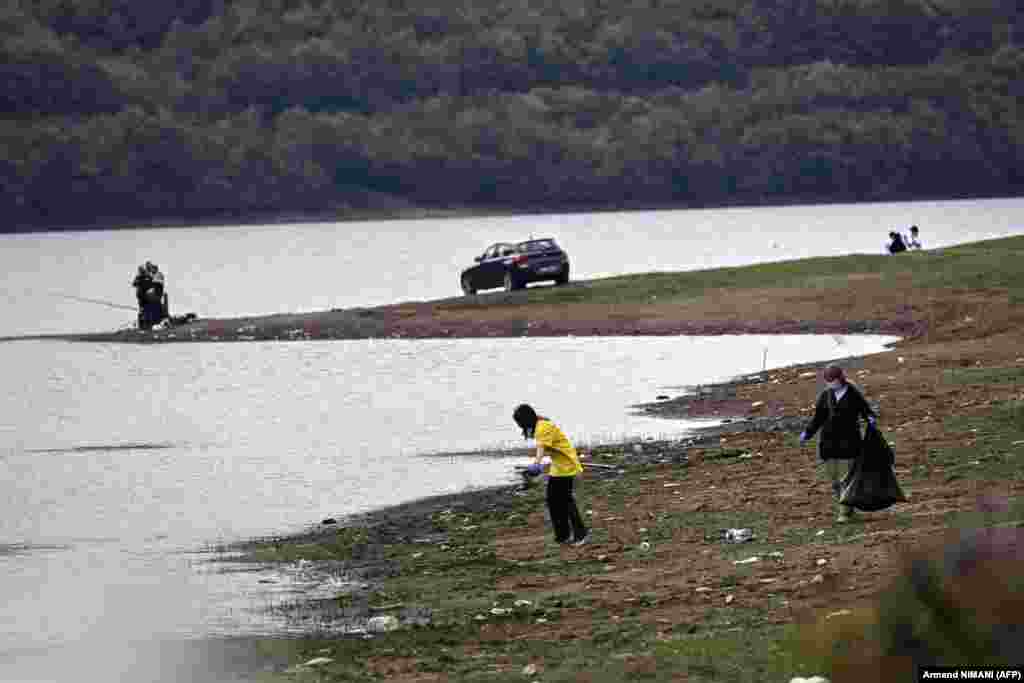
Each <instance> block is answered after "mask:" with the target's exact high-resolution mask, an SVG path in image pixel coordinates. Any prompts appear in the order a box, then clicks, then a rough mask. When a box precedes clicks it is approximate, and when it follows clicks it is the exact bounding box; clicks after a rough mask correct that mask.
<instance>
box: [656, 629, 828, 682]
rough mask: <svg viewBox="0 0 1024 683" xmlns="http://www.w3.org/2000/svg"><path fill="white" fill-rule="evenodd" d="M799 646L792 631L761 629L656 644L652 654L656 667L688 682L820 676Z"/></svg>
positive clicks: (752, 680) (795, 632)
mask: <svg viewBox="0 0 1024 683" xmlns="http://www.w3.org/2000/svg"><path fill="white" fill-rule="evenodd" d="M799 645H800V643H799V635H798V633H797V631H796V629H795V628H793V627H779V626H762V627H760V628H756V629H753V630H747V629H742V630H736V631H732V632H726V633H711V634H702V633H697V634H695V635H691V636H685V637H682V638H676V639H672V640H670V641H667V642H660V643H657V644H656V645H655V646H654V652H655V656H656V657H657V660H658V663H659V665H661V664H663V663H664V664H667V665H669V666H670V667H671V669H673V670H675V671H676V672H677V673H682V672H685V674H686V676H687V678H686V680H688V681H695V682H696V681H716V682H717V681H730V682H732V681H737V682H746V681H750V682H751V683H753V682H755V681H757V682H761V681H786V680H789V679H790V678H792V677H793V676H798V675H803V676H810V675H814V674H818V673H821V671H822V669H820V668H818V667H820V666H821V665H820V664H817V663H814V662H808V661H805V658H804V657H803V656H802V655H801V653H800V647H799ZM660 668H661V667H660V666H659V670H660ZM666 680H668V679H666Z"/></svg>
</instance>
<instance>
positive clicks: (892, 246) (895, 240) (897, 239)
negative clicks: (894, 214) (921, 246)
mask: <svg viewBox="0 0 1024 683" xmlns="http://www.w3.org/2000/svg"><path fill="white" fill-rule="evenodd" d="M885 248H886V250H887V251H888V252H889V253H890V254H898V253H900V252H901V251H906V250H907V245H906V244H904V243H903V237H902V236H901V235H900V234H899V233H898V232H890V233H889V243H888V244H887V245H886V246H885Z"/></svg>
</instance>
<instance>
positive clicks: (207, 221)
mask: <svg viewBox="0 0 1024 683" xmlns="http://www.w3.org/2000/svg"><path fill="white" fill-rule="evenodd" d="M1019 198H1020V195H979V196H973V195H970V196H962V197H959V196H958V197H950V196H949V195H948V194H944V195H941V196H934V197H933V196H930V195H926V194H920V195H918V194H914V195H907V196H892V197H878V198H871V199H852V198H842V197H818V198H792V197H790V198H778V199H769V198H762V200H761V201H749V200H748V201H742V202H721V203H714V204H685V203H680V202H655V203H643V202H641V203H636V204H633V203H624V204H621V205H618V206H607V205H604V204H596V205H555V206H544V207H533V206H530V207H515V208H504V207H465V206H462V207H425V206H405V205H403V206H398V207H382V208H380V209H356V210H327V211H310V212H302V211H292V212H282V213H268V214H263V213H258V212H255V213H249V214H245V215H242V216H230V217H220V216H218V215H216V214H214V215H209V216H206V217H200V218H181V217H175V216H164V217H152V218H148V219H137V220H131V219H126V218H101V219H97V220H96V221H94V222H91V223H86V224H80V225H67V224H60V225H52V226H39V225H34V224H33V225H25V226H21V229H15V230H11V231H5V232H0V235H27V234H32V233H45V232H91V231H97V230H150V229H179V228H217V227H254V226H269V225H289V224H300V223H354V222H371V221H404V220H424V219H447V218H454V219H465V218H492V217H515V216H537V215H549V214H550V215H563V214H577V213H616V212H649V211H702V210H715V209H741V208H779V207H786V206H818V205H820V206H834V205H844V204H889V203H894V202H906V203H914V202H940V201H949V202H957V201H973V200H976V201H986V200H999V199H1019ZM339 211H343V212H342V213H339Z"/></svg>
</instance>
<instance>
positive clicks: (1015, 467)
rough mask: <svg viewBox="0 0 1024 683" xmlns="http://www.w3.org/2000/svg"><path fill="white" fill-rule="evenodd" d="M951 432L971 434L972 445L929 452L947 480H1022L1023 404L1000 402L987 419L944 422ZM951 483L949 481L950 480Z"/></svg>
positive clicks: (1023, 451)
mask: <svg viewBox="0 0 1024 683" xmlns="http://www.w3.org/2000/svg"><path fill="white" fill-rule="evenodd" d="M945 426H946V428H947V429H949V430H950V431H955V432H970V433H972V434H973V435H974V437H975V445H973V446H967V445H965V446H958V447H955V448H950V449H944V450H938V449H936V450H931V451H929V460H930V462H931V463H932V464H934V465H941V466H944V467H945V468H946V477H947V479H949V478H950V477H955V478H965V479H982V480H989V479H992V480H1004V479H1020V478H1021V477H1024V471H1022V468H1021V463H1022V462H1024V401H1016V400H1011V401H1002V402H1000V403H997V404H995V405H994V406H993V407H992V411H991V412H990V413H989V414H988V415H980V416H954V417H950V418H947V419H946V420H945ZM950 480H951V479H950Z"/></svg>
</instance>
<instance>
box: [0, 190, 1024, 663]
mask: <svg viewBox="0 0 1024 683" xmlns="http://www.w3.org/2000/svg"><path fill="white" fill-rule="evenodd" d="M910 223H917V224H918V225H920V226H921V227H922V232H923V237H924V239H925V240H926V246H930V247H937V246H942V245H947V244H952V243H956V242H963V241H970V240H973V239H981V238H985V237H995V236H1004V235H1010V234H1019V233H1020V232H1024V201H1022V200H998V201H985V202H936V203H915V204H875V205H851V206H819V207H784V208H773V209H729V210H715V211H666V212H647V213H632V214H627V213H619V214H591V215H582V214H581V215H568V216H531V217H518V218H491V219H473V220H468V219H467V220H444V221H393V222H374V223H353V224H337V225H328V224H320V225H294V226H265V227H237V228H215V229H165V230H137V231H132V230H128V231H117V232H81V233H63V234H38V235H19V236H0V268H3V271H4V273H5V278H4V282H3V290H2V292H0V314H2V315H0V321H2V322H0V336H4V335H13V334H29V333H59V332H69V331H85V330H104V329H112V328H116V327H119V326H123V325H126V324H129V323H130V322H131V321H132V320H133V318H134V314H133V313H132V312H131V311H125V310H118V309H112V308H107V307H103V306H99V305H93V304H86V303H83V302H79V301H73V300H70V299H64V298H60V296H58V295H65V296H80V297H88V298H95V299H101V300H108V301H111V302H115V303H123V304H124V305H127V306H131V304H132V301H133V299H132V290H131V288H130V282H131V277H132V275H133V270H134V268H135V266H136V265H137V264H138V263H139V262H141V261H143V260H145V259H147V258H148V259H152V260H154V261H156V262H157V263H159V264H160V266H161V267H162V269H163V270H164V271H165V272H166V273H167V275H168V278H169V285H168V286H169V291H170V293H171V297H172V307H173V308H174V309H176V310H177V311H179V312H180V311H184V310H195V311H197V312H199V313H200V314H201V315H207V316H214V315H217V316H232V315H244V314H261V313H271V312H282V311H303V310H322V309H325V308H331V307H347V306H356V305H370V304H380V303H391V302H395V301H400V300H410V299H428V298H433V297H440V296H449V295H452V294H454V293H456V292H457V288H458V271H459V269H460V268H461V267H463V266H464V265H466V264H467V263H469V262H471V260H472V257H473V256H474V255H475V254H477V253H479V252H480V251H481V250H482V249H483V247H485V246H487V244H489V243H491V242H494V241H499V240H507V239H517V238H519V237H524V236H528V235H529V234H530V233H532V234H534V235H536V236H541V235H552V236H555V237H556V238H558V239H559V241H560V242H561V243H562V244H563V246H565V248H566V249H567V250H568V251H569V252H570V254H571V256H572V259H573V264H574V274H575V276H577V277H595V276H600V275H612V274H618V273H623V272H636V271H651V270H673V269H684V268H701V267H706V266H723V265H738V264H742V263H751V262H756V261H765V260H778V259H782V258H795V257H801V256H815V255H831V254H840V253H849V252H856V251H861V252H874V253H877V252H879V251H880V249H881V243H882V242H883V241H884V237H885V233H886V232H888V230H889V229H892V228H900V227H905V226H906V225H909V224H910ZM888 341H891V339H888V338H878V337H875V338H868V337H856V336H851V337H839V336H836V337H830V336H823V337H808V336H771V337H724V338H721V337H720V338H711V339H709V338H679V337H657V338H621V339H613V338H604V339H597V338H559V339H542V338H541V339H537V338H531V339H476V340H421V341H414V340H377V341H374V340H358V341H334V342H291V343H276V344H275V343H270V344H263V343H248V344H202V345H185V344H182V345H161V346H135V345H114V344H72V343H64V342H34V341H20V342H11V343H6V344H0V373H2V376H3V377H4V386H5V391H4V392H3V394H2V395H0V680H4V681H59V682H61V683H63V682H64V681H77V680H81V679H82V678H83V671H86V672H89V671H90V669H91V668H92V667H95V668H96V669H97V670H102V671H104V675H102V676H99V677H96V676H85V677H86V678H89V679H92V678H96V679H97V680H101V679H102V680H115V681H116V680H124V681H134V680H168V681H173V680H180V674H179V673H176V672H177V671H178V669H177V668H176V665H177V664H181V662H175V663H172V664H169V665H168V668H167V670H166V671H163V670H161V671H159V672H157V671H153V665H152V662H151V661H150V660H148V659H146V658H144V657H143V658H139V657H135V658H133V657H131V656H129V655H130V654H131V653H133V652H139V651H140V647H141V645H142V644H144V643H150V642H155V641H159V640H161V639H163V638H180V637H196V636H204V635H223V634H238V633H264V632H276V630H277V629H281V628H285V627H286V625H284V624H281V623H276V622H274V621H273V620H271V619H269V618H267V617H266V616H265V615H262V613H261V610H262V608H265V607H268V606H273V605H274V604H279V603H280V602H282V601H287V600H291V599H294V598H295V597H296V595H297V593H296V591H301V590H304V589H306V588H307V587H308V586H307V585H305V584H304V583H303V577H302V576H301V572H298V571H296V573H295V574H294V575H293V576H291V577H290V578H288V580H287V581H284V580H281V577H280V576H279V577H277V578H276V579H275V580H277V581H278V583H277V584H275V585H274V586H268V585H264V584H260V583H259V575H258V574H247V575H240V574H225V573H223V572H219V571H214V570H212V569H211V568H210V565H209V564H208V563H207V562H206V561H205V560H206V559H207V555H206V554H205V553H203V552H202V551H203V550H204V549H205V548H207V547H208V546H209V545H210V544H215V543H219V542H224V541H231V540H237V539H241V538H247V537H252V536H261V535H266V534H280V533H286V532H289V531H296V530H300V529H302V528H304V527H306V526H307V525H309V524H315V523H316V522H318V521H319V520H320V519H322V518H324V517H328V516H334V517H337V516H340V515H344V514H346V513H351V512H356V511H362V510H366V509H369V508H372V507H377V506H382V505H387V504H389V503H396V502H401V501H404V500H409V499H411V498H415V497H419V496H422V495H427V494H434V493H444V492H449V491H454V490H459V489H463V488H465V487H467V486H485V485H491V484H495V483H501V482H504V481H509V480H510V477H511V471H512V467H511V466H512V464H513V462H512V461H510V460H508V459H507V458H503V457H474V458H467V457H460V458H450V457H436V456H434V457H431V454H437V453H444V452H448V451H465V450H475V449H488V448H498V447H502V446H509V445H513V446H520V445H523V444H524V442H523V440H522V439H521V438H519V437H518V433H517V431H516V430H515V428H514V426H512V424H511V420H510V415H511V411H512V408H513V407H514V406H515V404H517V403H519V402H521V401H528V402H531V403H533V404H534V405H535V406H536V407H538V408H539V409H540V410H541V411H542V412H544V413H546V414H549V415H551V416H552V417H554V418H555V419H556V420H557V421H558V422H559V423H560V424H561V425H562V426H563V427H564V428H565V429H566V431H567V432H568V433H569V434H570V435H571V436H573V437H574V438H575V439H576V440H577V441H580V442H587V441H598V440H602V439H607V438H623V437H634V436H635V437H644V436H648V437H666V436H674V435H678V434H681V433H682V432H683V431H684V430H685V429H687V428H690V427H692V426H693V425H692V424H687V423H684V422H674V421H662V420H655V419H652V418H643V417H637V416H634V415H630V411H629V406H630V405H632V404H635V403H637V402H642V401H651V400H653V399H654V398H655V397H656V396H657V395H658V394H661V393H670V394H675V393H678V392H679V389H678V388H679V387H681V386H686V385H692V384H698V383H706V382H709V381H714V380H717V379H725V378H727V377H730V376H733V375H736V374H740V373H744V372H752V371H757V370H760V369H761V366H762V362H763V360H764V358H765V357H767V363H768V366H769V367H776V366H780V365H786V364H789V363H794V362H801V361H815V360H826V359H830V358H835V357H840V356H847V355H851V354H859V353H868V352H875V351H880V350H882V348H883V346H882V345H883V344H884V343H885V342H888ZM765 354H767V355H766V356H765ZM321 588H324V590H328V591H329V590H330V589H331V587H330V586H327V587H323V586H321ZM136 660H137V661H136ZM115 663H116V664H115ZM133 667H134V668H133ZM122 669H123V670H122ZM140 672H142V675H141V677H140ZM158 674H159V675H158ZM189 680H200V679H199V678H195V677H194V676H193V677H191V678H189Z"/></svg>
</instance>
